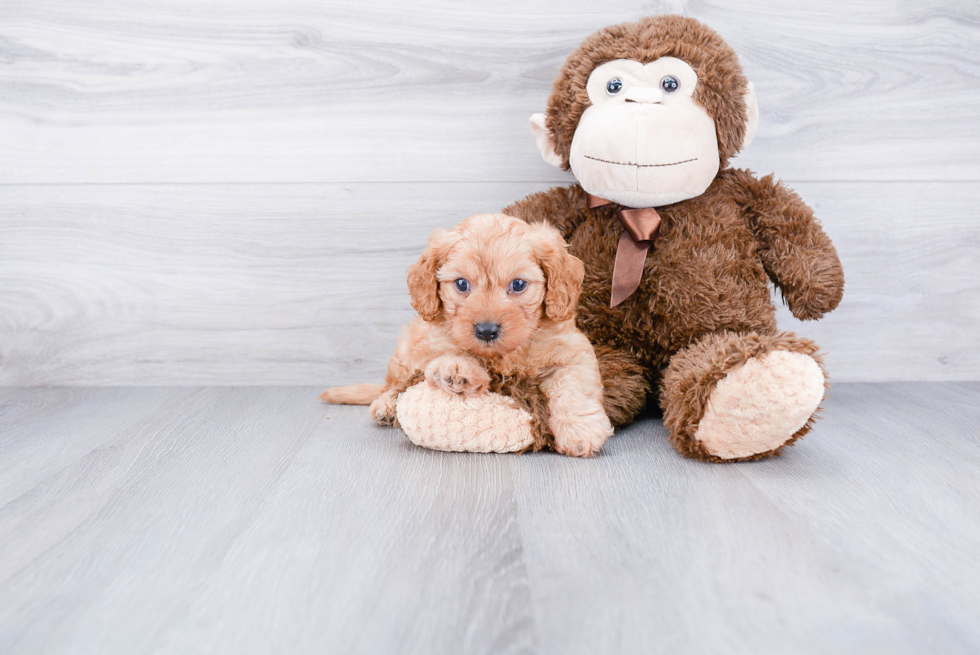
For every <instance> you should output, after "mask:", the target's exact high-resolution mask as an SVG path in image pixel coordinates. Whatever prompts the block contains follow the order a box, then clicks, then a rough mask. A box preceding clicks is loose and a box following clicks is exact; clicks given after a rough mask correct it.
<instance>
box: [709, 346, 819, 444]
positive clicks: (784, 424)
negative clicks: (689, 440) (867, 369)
mask: <svg viewBox="0 0 980 655" xmlns="http://www.w3.org/2000/svg"><path fill="white" fill-rule="evenodd" d="M823 393H824V375H823V372H822V371H821V370H820V366H819V365H818V364H817V362H816V361H814V359H813V358H812V357H809V356H807V355H804V354H801V353H795V352H788V351H785V350H775V351H772V352H770V353H767V354H766V355H764V356H762V357H754V358H752V359H750V360H749V361H747V362H746V363H745V364H744V365H742V366H741V367H739V368H737V369H735V370H734V371H732V372H731V373H729V374H728V375H726V376H725V377H724V378H722V379H721V380H720V381H719V382H718V384H717V385H716V386H715V388H714V390H712V392H711V396H710V397H709V398H708V404H707V408H706V409H705V412H704V416H703V417H702V418H701V422H700V423H699V425H698V431H697V432H696V433H695V435H694V438H695V439H697V440H698V441H700V442H701V443H702V444H703V445H704V447H705V448H706V449H707V450H708V452H709V453H711V454H712V455H715V456H716V457H721V458H723V459H735V458H739V457H751V456H752V455H757V454H759V453H765V452H769V451H772V450H776V449H777V448H779V447H780V446H782V445H783V444H784V443H786V442H787V441H788V440H789V439H790V438H791V437H792V436H793V435H794V434H796V432H797V431H798V430H800V429H801V428H803V426H804V425H806V422H807V421H808V420H810V417H811V416H812V415H813V413H814V412H815V411H816V410H817V407H818V406H819V405H820V401H821V400H822V399H823Z"/></svg>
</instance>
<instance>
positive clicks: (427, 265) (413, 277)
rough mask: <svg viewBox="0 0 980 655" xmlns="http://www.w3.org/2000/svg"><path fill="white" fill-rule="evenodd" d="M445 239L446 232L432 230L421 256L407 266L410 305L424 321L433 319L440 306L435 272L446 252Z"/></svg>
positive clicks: (437, 313)
mask: <svg viewBox="0 0 980 655" xmlns="http://www.w3.org/2000/svg"><path fill="white" fill-rule="evenodd" d="M446 241H447V239H446V232H444V231H443V230H436V231H435V232H433V233H432V236H431V237H429V244H428V246H426V248H425V252H424V253H422V257H420V258H419V260H418V261H417V262H415V263H414V264H412V265H411V266H409V267H408V293H409V294H411V296H412V307H414V308H415V311H417V312H418V313H419V316H421V317H422V319H423V320H425V321H433V320H435V318H436V316H438V315H439V309H440V307H441V306H442V301H441V300H439V280H438V279H437V278H436V274H437V273H438V271H439V266H441V265H442V259H443V257H444V256H445V254H446V253H445V251H446Z"/></svg>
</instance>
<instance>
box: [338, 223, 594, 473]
mask: <svg viewBox="0 0 980 655" xmlns="http://www.w3.org/2000/svg"><path fill="white" fill-rule="evenodd" d="M583 277H584V269H583V266H582V262H581V261H579V260H578V259H577V258H576V257H573V256H572V255H570V254H569V253H568V251H567V249H566V246H565V242H564V241H563V240H562V238H561V236H560V235H559V233H558V231H557V230H555V229H554V228H553V227H551V226H548V225H545V224H542V223H537V224H528V223H525V222H524V221H521V220H519V219H516V218H513V217H511V216H506V215H504V214H480V215H478V216H473V217H472V218H468V219H466V220H465V221H463V222H462V223H460V224H459V225H458V226H457V227H456V228H455V229H453V230H451V231H449V232H445V231H442V230H438V231H436V233H435V234H433V235H432V237H431V238H430V239H429V244H428V247H427V248H426V250H425V253H424V254H423V255H422V257H421V259H419V261H418V262H416V263H415V264H413V265H412V266H411V267H410V268H409V271H408V288H409V292H410V293H411V296H412V306H413V307H414V308H415V310H416V311H417V312H418V316H417V317H416V318H415V319H414V320H413V321H412V322H411V323H409V324H408V325H407V326H406V327H405V329H404V332H403V334H402V336H401V338H399V340H398V347H397V349H396V350H395V354H394V355H393V356H392V358H391V360H390V361H389V362H388V374H387V376H386V377H385V383H384V385H383V386H382V385H353V386H348V387H334V388H332V389H328V390H326V391H325V392H323V394H322V395H321V396H320V398H321V399H323V400H325V401H326V402H330V403H346V404H367V403H370V404H371V415H372V416H373V417H374V419H375V420H376V421H377V422H378V423H381V424H383V425H391V424H393V423H394V421H395V402H396V400H397V397H398V394H399V393H401V392H402V391H404V390H405V389H406V388H407V387H408V386H411V384H414V383H415V381H417V380H418V378H419V376H420V374H424V377H425V379H426V380H427V381H428V383H429V384H430V385H432V386H434V387H437V388H440V389H442V390H444V391H446V392H447V393H453V394H466V395H468V396H477V395H480V394H484V393H486V392H487V390H488V388H489V386H490V383H491V379H492V377H496V378H497V379H500V378H510V379H513V378H522V377H523V378H527V379H533V380H535V381H536V382H535V383H536V384H537V385H538V386H539V388H540V391H541V392H542V393H543V394H544V396H545V397H546V398H547V410H548V411H547V414H548V418H547V427H548V430H549V431H550V432H551V436H552V440H551V442H550V443H551V444H552V445H553V447H554V448H555V450H557V451H558V452H560V453H564V454H566V455H573V456H577V457H588V456H591V455H595V454H597V453H598V452H599V449H600V448H602V445H603V443H605V441H606V439H607V438H608V437H609V436H610V435H611V434H612V426H611V424H610V422H609V419H608V418H607V417H606V414H605V412H604V411H603V407H602V381H601V378H600V376H599V367H598V363H597V361H596V356H595V352H594V351H593V349H592V345H591V344H590V343H589V340H588V339H587V338H586V337H585V335H584V334H583V333H581V332H579V331H578V329H577V328H576V327H575V306H576V304H577V302H578V297H579V293H580V291H581V289H582V279H583Z"/></svg>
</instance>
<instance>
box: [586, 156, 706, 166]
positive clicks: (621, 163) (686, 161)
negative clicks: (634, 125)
mask: <svg viewBox="0 0 980 655" xmlns="http://www.w3.org/2000/svg"><path fill="white" fill-rule="evenodd" d="M585 158H586V159H591V160H593V161H601V162H602V163H604V164H615V165H616V166H636V167H637V168H660V167H661V166H677V165H678V164H688V163H690V162H692V161H697V160H698V158H697V157H695V158H693V159H685V160H684V161H675V162H673V163H670V164H634V163H633V162H631V161H609V160H608V159H599V158H598V157H590V156H588V155H585Z"/></svg>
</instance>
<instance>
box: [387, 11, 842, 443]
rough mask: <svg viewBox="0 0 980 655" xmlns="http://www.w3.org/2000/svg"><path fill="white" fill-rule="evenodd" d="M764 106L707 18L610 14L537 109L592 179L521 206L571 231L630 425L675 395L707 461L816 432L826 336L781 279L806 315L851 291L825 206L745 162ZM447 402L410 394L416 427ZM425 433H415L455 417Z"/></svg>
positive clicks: (670, 421) (588, 312) (557, 151)
mask: <svg viewBox="0 0 980 655" xmlns="http://www.w3.org/2000/svg"><path fill="white" fill-rule="evenodd" d="M758 115H759V112H758V106H757V104H756V98H755V93H754V91H753V88H752V85H751V84H750V83H749V82H748V80H747V79H746V78H745V76H744V74H743V72H742V68H741V66H740V64H739V62H738V58H737V57H736V55H735V52H734V51H733V50H732V49H731V48H730V47H729V46H728V45H727V44H726V43H725V42H724V41H723V40H722V39H721V37H719V36H718V34H717V33H715V32H714V31H713V30H711V29H709V28H708V27H706V26H705V25H703V24H701V23H700V22H698V21H696V20H694V19H691V18H685V17H681V16H656V17H651V18H644V19H642V20H640V21H638V22H635V23H624V24H621V25H615V26H612V27H607V28H605V29H602V30H600V31H599V32H597V33H595V34H593V35H592V36H590V37H588V38H587V39H586V40H585V41H584V42H583V43H582V44H581V46H580V47H579V48H578V49H577V50H575V51H574V52H573V53H572V54H571V55H570V56H569V57H568V60H567V61H566V62H565V64H564V66H563V67H562V69H561V71H560V72H559V74H558V78H557V80H556V81H555V84H554V88H553V91H552V93H551V97H550V98H549V100H548V106H547V111H546V112H545V113H544V114H535V115H534V116H532V117H531V131H532V133H533V135H534V138H535V140H536V142H537V147H538V150H539V151H540V153H541V155H542V157H543V158H544V159H545V161H547V162H548V163H550V164H552V165H554V166H557V167H560V168H562V169H565V170H570V171H571V172H572V173H573V174H574V175H575V178H576V180H577V181H578V183H577V184H574V185H572V186H568V187H560V188H554V189H551V190H549V191H545V192H542V193H535V194H532V195H530V196H528V197H527V198H524V199H523V200H520V201H518V202H516V203H514V204H513V205H511V206H509V207H507V208H506V209H504V213H506V214H509V215H512V216H516V217H518V218H521V219H523V220H525V221H528V222H545V223H549V224H551V225H553V226H555V227H557V228H558V229H559V230H560V231H561V233H562V235H563V236H564V237H565V239H566V240H567V241H568V243H569V248H570V252H571V253H572V254H574V255H575V256H577V257H578V258H579V259H581V260H582V261H583V263H584V264H585V271H586V275H585V282H584V287H583V291H582V294H581V297H580V300H579V304H578V314H577V324H578V326H579V328H580V329H581V330H582V331H583V332H585V334H586V335H587V336H588V337H589V339H590V340H591V342H592V344H593V345H594V347H595V348H596V354H597V356H598V359H599V367H600V372H601V375H602V381H603V386H604V407H605V410H606V413H607V414H608V415H609V418H610V419H611V420H612V423H613V425H624V424H627V423H629V422H631V421H632V420H633V419H634V418H635V417H636V416H637V415H638V414H639V413H640V412H641V411H642V410H643V409H644V408H645V407H646V406H647V405H648V403H650V402H651V401H654V402H658V403H659V406H660V408H661V410H662V412H663V420H664V425H665V426H666V428H667V430H668V432H669V434H670V441H671V443H672V444H673V446H674V447H675V449H676V450H677V451H678V452H679V453H681V454H682V455H686V456H689V457H694V458H697V459H701V460H707V461H739V460H751V459H758V458H762V457H766V456H769V455H772V454H774V453H776V452H778V451H779V450H780V449H781V448H783V447H785V446H786V445H788V444H790V443H792V442H794V441H796V440H797V439H799V438H800V437H802V436H803V435H804V434H806V433H807V432H809V431H810V429H811V427H812V425H813V417H814V415H815V413H816V412H817V410H818V408H819V405H820V402H821V400H822V399H823V395H824V389H825V388H827V382H826V380H827V377H826V373H825V371H824V366H823V362H822V360H821V358H820V356H819V354H818V352H817V351H818V349H817V346H816V345H815V344H814V343H813V342H812V341H809V340H807V339H802V338H800V337H797V336H795V335H793V334H791V333H788V332H779V331H777V328H776V320H775V307H774V305H773V303H772V300H771V296H770V287H769V283H770V282H772V283H773V284H775V286H776V287H777V288H778V289H779V290H780V292H781V293H782V297H783V299H784V300H785V302H786V303H787V304H788V305H789V308H790V310H791V311H792V313H793V315H794V316H796V317H797V318H800V319H804V320H813V319H817V318H820V317H821V316H823V315H824V314H826V313H827V312H829V311H831V310H833V309H834V308H835V307H836V306H837V304H838V303H839V302H840V299H841V296H842V294H843V289H844V275H843V271H842V268H841V264H840V261H839V259H838V257H837V252H836V250H835V249H834V246H833V244H832V243H831V241H830V239H829V238H828V237H827V236H826V235H825V234H824V232H823V230H822V229H821V227H820V224H819V223H818V222H817V220H816V219H815V218H814V216H813V212H812V211H811V209H810V208H809V207H808V206H807V205H806V204H804V203H803V201H802V200H800V198H799V197H798V196H797V195H796V194H795V193H793V192H792V191H790V190H789V189H787V188H785V187H784V186H783V185H782V184H780V183H778V182H775V181H774V180H773V178H772V176H771V175H770V176H766V177H763V178H762V179H759V178H756V177H755V176H754V175H753V174H752V173H751V172H749V171H747V170H740V169H733V168H729V160H730V159H731V158H732V157H734V156H735V155H736V154H737V153H738V152H739V150H741V149H742V148H744V147H745V146H747V145H748V144H749V143H750V142H751V141H752V137H753V135H754V133H755V129H756V125H757V123H758ZM405 400H410V399H405ZM443 402H444V403H447V404H448V403H451V402H459V401H458V399H457V400H455V401H454V400H453V399H450V398H446V397H432V395H431V394H430V395H429V396H427V397H426V398H425V403H426V404H425V405H422V404H421V403H419V402H414V403H413V402H401V403H400V404H399V407H398V415H399V420H400V421H401V423H402V424H403V425H407V424H412V425H416V424H417V423H418V421H416V420H415V418H416V417H417V416H418V415H419V414H424V413H426V412H431V411H432V404H433V403H435V404H439V403H443ZM495 402H496V401H495ZM488 409H490V408H489V405H488ZM493 409H494V411H499V410H500V408H499V407H497V406H495V407H494V408H493ZM444 410H445V408H440V409H439V412H443V411H444ZM480 411H481V409H480V407H479V406H473V407H468V408H467V413H469V414H479V412H480ZM515 411H516V410H515ZM426 429H427V430H428V431H425V430H423V432H424V434H421V435H420V434H416V436H415V437H413V440H415V441H416V442H417V443H419V442H420V441H419V439H422V440H423V441H424V439H426V438H429V437H431V436H432V434H431V433H432V432H433V431H438V429H439V426H432V425H429V426H428V427H427V428H426ZM508 429H510V430H512V429H513V428H512V427H510V428H508ZM410 436H412V435H410ZM443 436H445V435H443ZM450 438H452V437H451V436H450Z"/></svg>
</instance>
